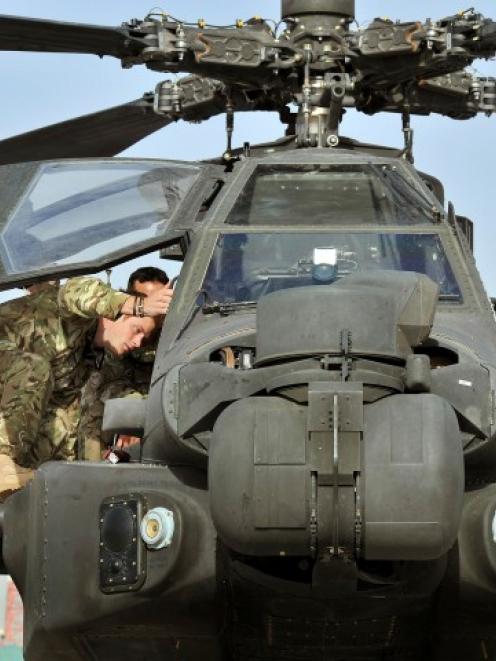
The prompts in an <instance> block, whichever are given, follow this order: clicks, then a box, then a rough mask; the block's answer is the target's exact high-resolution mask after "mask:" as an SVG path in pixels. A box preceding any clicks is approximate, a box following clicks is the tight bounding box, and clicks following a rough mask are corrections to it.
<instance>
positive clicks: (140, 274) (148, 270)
mask: <svg viewBox="0 0 496 661" xmlns="http://www.w3.org/2000/svg"><path fill="white" fill-rule="evenodd" d="M136 281H138V282H161V283H162V284H163V285H166V284H167V283H168V282H169V277H168V275H167V273H166V272H165V271H162V269H158V268H156V267H155V266H143V267H141V268H140V269H136V271H133V273H131V275H130V276H129V280H128V282H127V289H128V291H132V289H133V285H134V283H135V282H136Z"/></svg>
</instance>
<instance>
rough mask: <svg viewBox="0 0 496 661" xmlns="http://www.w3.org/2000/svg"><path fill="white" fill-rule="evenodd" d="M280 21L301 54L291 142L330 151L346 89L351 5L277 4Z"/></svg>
mask: <svg viewBox="0 0 496 661" xmlns="http://www.w3.org/2000/svg"><path fill="white" fill-rule="evenodd" d="M281 17H282V19H283V20H284V21H285V22H286V24H287V26H288V34H289V35H291V39H292V40H294V41H295V42H297V43H298V42H299V43H300V45H302V47H303V52H304V54H305V61H304V70H303V80H302V81H301V91H299V92H298V93H297V94H296V95H295V96H296V101H297V103H298V115H297V119H296V140H297V143H298V145H300V146H302V147H308V146H312V147H326V146H328V147H335V146H336V145H337V144H338V143H339V125H340V123H341V118H342V113H343V102H344V100H345V95H346V92H347V91H349V90H350V88H351V86H350V81H349V77H348V76H347V75H346V72H345V41H344V37H345V34H346V33H347V31H348V28H349V25H350V23H351V22H352V21H353V20H354V18H355V0H281ZM316 50H317V52H318V57H319V61H318V62H316V61H315V53H316ZM319 63H320V65H322V64H323V63H325V72H324V71H319V68H322V67H319ZM332 64H334V65H335V66H332ZM329 65H331V66H329Z"/></svg>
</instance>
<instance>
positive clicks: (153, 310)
mask: <svg viewBox="0 0 496 661" xmlns="http://www.w3.org/2000/svg"><path fill="white" fill-rule="evenodd" d="M173 294H174V291H173V290H172V289H169V288H168V287H162V288H161V289H158V290H157V291H155V292H153V293H152V294H149V295H148V296H145V316H146V317H156V316H158V315H160V314H167V312H168V310H169V306H170V303H171V299H172V296H173Z"/></svg>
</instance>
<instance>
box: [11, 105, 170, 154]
mask: <svg viewBox="0 0 496 661" xmlns="http://www.w3.org/2000/svg"><path fill="white" fill-rule="evenodd" d="M151 98H153V95H151ZM172 121H174V120H173V119H172V118H171V117H168V116H159V115H156V114H155V113H154V112H153V104H152V103H151V101H150V97H149V96H145V97H143V98H141V99H137V100H136V101H131V102H130V103H125V104H123V105H121V106H115V107H113V108H108V109H107V110H102V111H100V112H96V113H92V114H91V115H83V116H82V117H77V118H76V119H69V120H67V121H65V122H60V123H59V124H52V125H50V126H46V127H44V128H41V129H36V130H35V131H29V132H28V133H21V134H20V135H16V136H14V137H12V138H7V139H6V140H1V141H0V165H5V164H7V163H21V162H24V161H42V160H47V159H58V158H85V157H91V156H93V157H106V156H115V154H118V153H119V152H121V151H123V150H124V149H127V147H130V146H131V145H134V143H135V142H139V140H141V139H142V138H145V137H146V136H147V135H150V134H151V133H153V132H154V131H157V130H158V129H161V128H163V127H164V126H167V124H170V123H171V122H172Z"/></svg>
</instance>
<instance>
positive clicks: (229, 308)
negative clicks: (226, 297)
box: [201, 301, 257, 314]
mask: <svg viewBox="0 0 496 661" xmlns="http://www.w3.org/2000/svg"><path fill="white" fill-rule="evenodd" d="M256 304H257V301H232V302H231V303H218V302H217V301H214V302H213V303H204V304H203V305H202V308H201V309H202V312H203V314H214V313H216V312H218V313H219V314H230V313H231V312H235V311H236V310H243V309H245V308H252V307H254V306H255V305H256Z"/></svg>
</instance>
